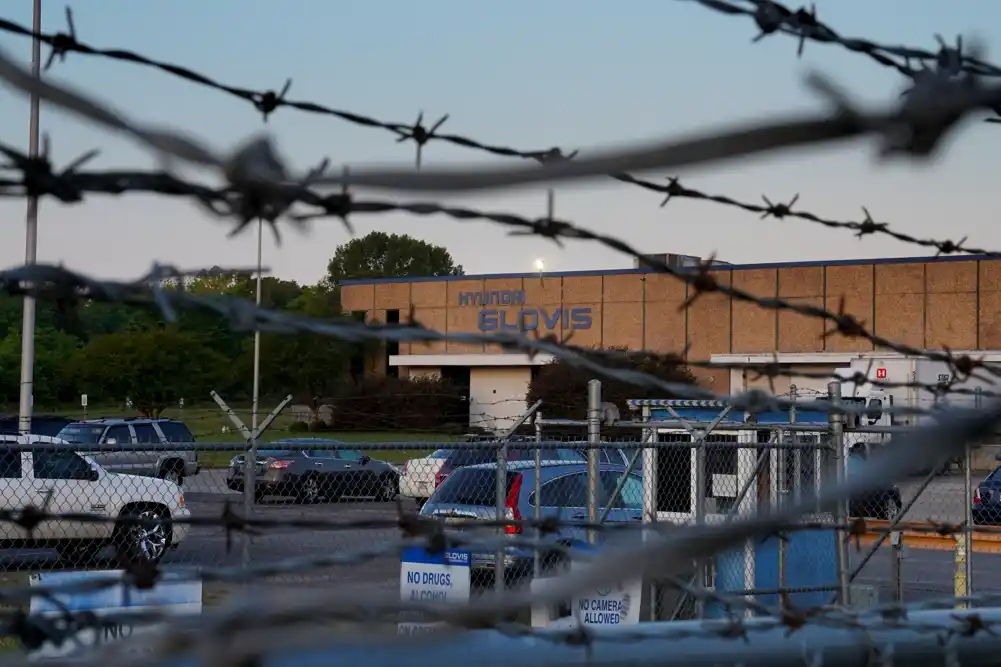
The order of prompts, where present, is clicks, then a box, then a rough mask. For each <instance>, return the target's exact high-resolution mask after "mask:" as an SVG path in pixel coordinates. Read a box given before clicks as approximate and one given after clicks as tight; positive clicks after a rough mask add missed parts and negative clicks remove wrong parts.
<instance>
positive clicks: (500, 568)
mask: <svg viewBox="0 0 1001 667" xmlns="http://www.w3.org/2000/svg"><path fill="white" fill-rule="evenodd" d="M497 444H498V447H497V478H496V484H495V490H496V498H495V500H496V503H497V523H498V524H500V523H501V522H502V521H505V520H506V519H507V507H505V501H506V500H507V441H506V440H504V441H502V442H499V443H497ZM497 532H498V536H499V537H500V538H501V539H502V540H503V538H504V534H505V532H506V531H505V530H504V528H503V527H500V526H499V527H498V528H497ZM506 555H507V550H506V549H505V548H504V544H503V542H501V544H500V546H498V547H497V554H496V556H495V557H494V558H495V562H494V589H495V590H496V591H497V594H498V595H500V594H503V593H504V580H505V576H506V573H505V568H504V557H505V556H506Z"/></svg>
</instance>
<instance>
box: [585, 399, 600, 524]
mask: <svg viewBox="0 0 1001 667" xmlns="http://www.w3.org/2000/svg"><path fill="white" fill-rule="evenodd" d="M587 441H588V444H589V445H590V448H589V449H588V450H587V521H588V523H590V524H592V525H594V524H596V523H598V484H599V483H600V482H599V479H598V454H599V452H598V446H599V445H600V444H601V380H590V381H589V382H588V383H587ZM587 541H588V542H590V543H591V544H595V543H597V541H598V531H597V530H595V529H594V528H591V530H589V531H588V534H587Z"/></svg>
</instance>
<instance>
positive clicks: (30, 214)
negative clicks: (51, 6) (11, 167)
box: [17, 0, 42, 434]
mask: <svg viewBox="0 0 1001 667" xmlns="http://www.w3.org/2000/svg"><path fill="white" fill-rule="evenodd" d="M31 29H32V31H33V32H34V33H35V35H38V34H39V33H40V32H41V31H42V0H35V8H34V16H33V18H32V22H31ZM41 61H42V42H41V40H39V39H38V37H33V38H32V39H31V76H32V78H34V79H38V78H39V76H40V72H41V69H40V67H41ZM38 107H39V99H38V93H36V92H32V93H31V113H30V116H29V121H28V157H31V158H35V157H37V156H38ZM24 231H25V233H24V263H25V265H26V266H30V265H32V264H34V263H35V261H36V260H37V257H38V197H36V196H30V197H28V211H27V215H26V216H25V229H24ZM34 375H35V297H34V296H33V295H31V294H26V295H25V296H24V314H23V315H22V318H21V401H20V405H19V406H18V411H17V415H18V430H19V431H20V432H21V433H24V434H27V433H30V432H31V409H32V407H33V405H32V404H33V401H32V396H33V395H34V391H33V386H32V385H33V381H34Z"/></svg>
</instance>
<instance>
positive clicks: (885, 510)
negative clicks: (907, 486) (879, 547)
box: [846, 448, 903, 521]
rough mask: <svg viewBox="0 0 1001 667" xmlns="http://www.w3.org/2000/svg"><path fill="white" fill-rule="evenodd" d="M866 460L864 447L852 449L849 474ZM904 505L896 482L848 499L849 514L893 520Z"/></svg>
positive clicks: (849, 458) (849, 456) (848, 467)
mask: <svg viewBox="0 0 1001 667" xmlns="http://www.w3.org/2000/svg"><path fill="white" fill-rule="evenodd" d="M865 460H866V454H865V449H864V448H857V449H854V450H852V451H851V452H850V453H849V455H848V461H847V466H846V468H847V474H849V475H850V474H852V471H853V470H857V469H858V468H859V467H861V466H862V465H864V463H865ZM902 507H903V503H902V502H901V498H900V489H899V488H898V487H897V486H896V485H895V484H891V485H890V486H888V487H886V488H884V489H880V490H878V491H873V492H872V493H869V494H866V495H864V496H856V497H854V498H851V499H850V500H849V501H848V516H852V517H859V518H864V519H884V520H887V521H892V520H893V519H894V518H896V516H897V515H898V514H899V513H900V509H901V508H902Z"/></svg>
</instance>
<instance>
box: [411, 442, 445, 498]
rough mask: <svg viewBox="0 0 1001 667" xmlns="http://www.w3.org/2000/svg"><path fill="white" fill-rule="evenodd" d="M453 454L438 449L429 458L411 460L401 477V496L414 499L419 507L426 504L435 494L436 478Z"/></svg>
mask: <svg viewBox="0 0 1001 667" xmlns="http://www.w3.org/2000/svg"><path fill="white" fill-rule="evenodd" d="M451 452H452V450H451V449H436V450H435V451H433V452H431V453H430V454H428V455H427V456H422V457H420V458H416V459H409V460H408V461H407V462H406V463H404V464H403V474H402V475H401V476H400V495H401V496H402V497H404V498H413V499H414V500H415V501H416V502H417V504H418V505H422V504H424V501H426V500H427V499H428V498H430V497H431V494H432V493H434V482H435V477H436V476H437V474H438V471H439V470H440V469H441V466H442V464H443V463H444V462H445V460H446V459H447V458H448V455H449V454H450V453H451Z"/></svg>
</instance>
